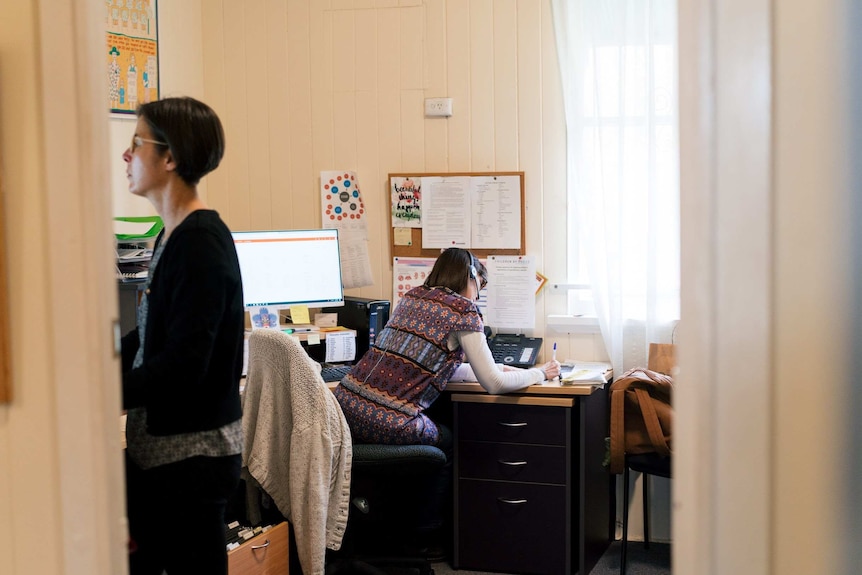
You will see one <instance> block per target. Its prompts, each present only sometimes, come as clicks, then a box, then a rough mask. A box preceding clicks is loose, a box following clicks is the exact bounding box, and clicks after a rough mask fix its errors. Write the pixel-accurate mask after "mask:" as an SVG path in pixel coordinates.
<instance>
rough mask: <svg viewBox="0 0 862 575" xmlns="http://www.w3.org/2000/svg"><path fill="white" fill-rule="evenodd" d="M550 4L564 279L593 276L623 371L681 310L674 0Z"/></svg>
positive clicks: (613, 353) (663, 335)
mask: <svg viewBox="0 0 862 575" xmlns="http://www.w3.org/2000/svg"><path fill="white" fill-rule="evenodd" d="M551 3H552V8H553V17H554V27H555V32H556V37H557V52H558V56H559V61H560V69H561V74H562V84H563V96H564V98H565V109H566V124H567V142H568V175H567V186H568V200H569V202H568V205H569V207H568V210H569V213H568V216H569V221H570V222H573V223H574V224H575V225H570V226H569V229H570V230H573V231H572V232H571V235H570V237H569V238H568V254H569V256H568V273H569V277H568V280H569V282H570V283H586V284H589V285H590V286H591V290H590V293H591V295H592V303H593V305H594V307H595V313H596V316H597V317H598V321H599V325H600V327H601V332H602V336H603V338H604V341H605V346H606V347H607V351H608V354H609V356H610V359H611V363H612V364H613V366H614V370H615V372H616V373H617V374H619V373H622V372H623V371H624V370H626V369H629V368H631V367H637V366H645V365H646V360H647V352H648V348H649V343H651V342H671V340H672V336H673V328H674V327H675V325H676V322H677V320H678V319H679V293H680V287H679V277H680V271H679V160H678V158H679V145H678V136H677V134H678V122H677V118H678V114H677V42H676V2H675V0H551ZM570 301H571V298H570ZM570 313H572V311H571V310H570Z"/></svg>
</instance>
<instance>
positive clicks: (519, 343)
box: [488, 333, 542, 367]
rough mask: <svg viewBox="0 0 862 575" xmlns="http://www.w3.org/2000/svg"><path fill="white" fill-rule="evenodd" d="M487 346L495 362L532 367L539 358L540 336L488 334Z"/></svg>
mask: <svg viewBox="0 0 862 575" xmlns="http://www.w3.org/2000/svg"><path fill="white" fill-rule="evenodd" d="M488 347H490V348H491V355H493V356H494V362H495V363H502V364H504V365H511V366H513V367H533V366H534V365H536V360H537V359H538V358H539V350H540V349H541V348H542V338H540V337H527V336H525V335H524V334H520V333H519V334H514V333H498V334H497V335H491V336H488Z"/></svg>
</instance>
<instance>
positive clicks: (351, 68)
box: [331, 10, 356, 92]
mask: <svg viewBox="0 0 862 575" xmlns="http://www.w3.org/2000/svg"><path fill="white" fill-rule="evenodd" d="M331 70H332V90H333V92H352V91H353V90H355V89H356V18H355V12H354V11H352V10H342V11H337V10H336V11H333V12H332V69H331Z"/></svg>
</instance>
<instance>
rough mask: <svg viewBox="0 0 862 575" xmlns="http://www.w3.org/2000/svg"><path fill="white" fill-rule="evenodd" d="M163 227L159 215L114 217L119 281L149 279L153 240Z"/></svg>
mask: <svg viewBox="0 0 862 575" xmlns="http://www.w3.org/2000/svg"><path fill="white" fill-rule="evenodd" d="M163 227H164V224H163V223H162V220H161V218H160V217H158V216H144V217H125V218H114V234H115V236H116V239H117V245H116V250H117V279H118V280H119V281H121V282H124V283H125V282H138V281H144V280H145V279H147V275H148V274H149V269H150V261H151V260H152V258H153V249H152V246H153V242H154V241H155V239H156V237H157V236H158V234H159V232H160V231H161V230H162V228H163Z"/></svg>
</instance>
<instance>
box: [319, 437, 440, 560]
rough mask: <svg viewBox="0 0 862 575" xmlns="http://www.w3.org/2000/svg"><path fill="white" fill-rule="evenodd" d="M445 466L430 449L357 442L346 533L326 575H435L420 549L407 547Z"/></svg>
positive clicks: (426, 447) (422, 446) (436, 453)
mask: <svg viewBox="0 0 862 575" xmlns="http://www.w3.org/2000/svg"><path fill="white" fill-rule="evenodd" d="M445 464H446V455H445V454H444V453H443V451H441V450H440V449H438V448H437V447H433V446H430V445H377V444H359V443H355V444H354V445H353V467H352V480H351V488H350V514H349V516H348V519H347V530H346V532H345V534H344V542H343V544H342V548H341V551H340V552H337V553H330V556H329V558H328V560H327V567H326V575H336V574H338V575H343V574H347V573H362V574H368V575H384V574H386V575H388V574H390V573H399V574H400V573H411V574H416V575H433V574H434V569H433V568H432V567H431V563H430V562H429V561H428V559H427V557H426V556H425V555H424V554H423V553H422V552H421V549H420V548H419V547H418V546H415V545H414V546H413V549H412V550H410V551H406V550H405V549H406V548H408V547H409V545H410V543H411V538H412V537H414V536H415V535H416V532H417V527H418V526H417V525H415V524H412V523H411V519H416V518H417V509H418V508H419V506H420V505H421V503H422V501H423V498H425V494H426V493H427V491H428V490H429V489H434V488H435V485H434V484H435V481H436V478H437V474H438V472H439V470H440V469H441V468H442V467H443V466H444V465H445Z"/></svg>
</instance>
